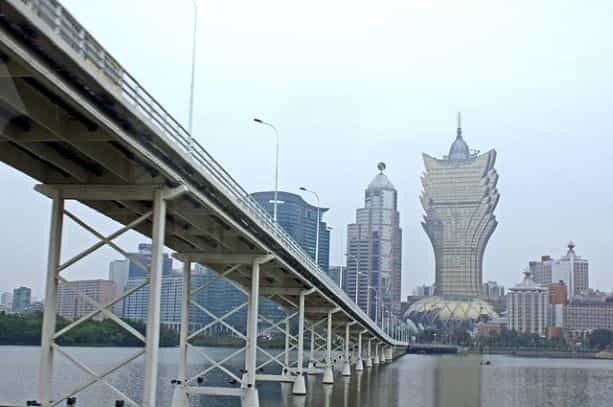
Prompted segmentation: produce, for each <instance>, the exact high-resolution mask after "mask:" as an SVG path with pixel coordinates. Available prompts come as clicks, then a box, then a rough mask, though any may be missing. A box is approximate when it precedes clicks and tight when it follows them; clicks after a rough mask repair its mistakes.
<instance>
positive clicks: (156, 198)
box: [0, 0, 408, 407]
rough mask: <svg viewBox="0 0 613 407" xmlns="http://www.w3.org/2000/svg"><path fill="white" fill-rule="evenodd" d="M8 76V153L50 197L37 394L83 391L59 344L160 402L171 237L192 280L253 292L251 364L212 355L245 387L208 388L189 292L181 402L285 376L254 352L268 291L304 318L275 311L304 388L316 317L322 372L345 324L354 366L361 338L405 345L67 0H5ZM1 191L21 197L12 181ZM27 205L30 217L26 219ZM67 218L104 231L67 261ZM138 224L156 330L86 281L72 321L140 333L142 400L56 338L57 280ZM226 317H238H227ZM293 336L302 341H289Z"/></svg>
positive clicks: (2, 55)
mask: <svg viewBox="0 0 613 407" xmlns="http://www.w3.org/2000/svg"><path fill="white" fill-rule="evenodd" d="M0 81H1V86H0V160H1V161H3V162H4V163H6V164H7V165H8V166H10V167H13V168H14V169H16V170H18V171H20V172H22V173H25V174H27V175H28V176H30V177H31V178H33V179H35V180H37V181H38V182H40V184H39V185H37V186H36V188H35V189H36V190H37V191H38V192H40V193H43V194H45V195H47V196H48V197H49V198H51V200H52V209H51V228H50V229H51V232H50V245H49V258H48V268H47V274H46V276H47V286H46V292H45V311H46V312H45V316H44V321H43V337H42V346H41V365H40V380H39V389H38V398H37V399H36V400H33V403H32V404H33V405H43V406H52V405H58V404H59V403H60V402H63V401H64V400H68V398H69V397H72V396H74V395H75V394H78V393H79V391H80V390H82V389H81V388H77V389H75V390H73V391H71V392H70V393H68V394H66V395H58V394H57V393H56V391H55V390H54V389H53V388H52V379H53V360H54V355H57V354H58V353H60V354H62V355H64V356H65V357H67V358H69V360H71V361H72V362H73V363H74V364H75V365H76V366H77V367H78V368H80V369H81V370H83V371H84V372H85V373H86V375H87V377H89V378H90V379H91V382H89V383H90V384H93V383H96V382H100V383H103V384H105V385H107V386H109V387H111V388H112V389H113V390H114V391H115V393H116V394H119V395H120V396H121V397H119V398H123V399H124V400H126V401H127V404H128V405H139V406H140V405H142V406H146V407H151V406H155V405H156V386H157V384H156V383H157V382H156V379H157V355H158V341H159V324H158V323H157V322H158V321H159V319H160V304H159V302H160V290H161V256H162V253H163V248H164V247H168V248H170V249H172V250H173V251H175V252H176V253H177V254H176V257H178V258H179V259H180V260H182V261H184V264H185V266H184V272H185V276H186V278H185V280H186V284H189V275H190V271H191V264H192V263H194V262H197V263H200V264H202V265H205V266H207V267H210V268H212V269H213V270H216V271H217V272H218V273H220V275H221V276H222V277H223V278H226V279H228V280H229V281H231V282H232V283H233V284H235V285H236V286H237V287H239V288H240V289H241V290H243V291H244V292H245V293H246V294H247V295H248V298H249V299H248V304H247V308H248V324H247V325H248V327H247V332H246V334H242V333H241V332H238V331H236V332H235V333H236V335H237V336H240V337H242V338H244V340H245V347H244V348H243V351H244V352H245V369H244V371H243V374H242V376H240V377H236V376H237V375H236V374H234V373H232V372H231V371H229V370H228V369H226V368H224V367H223V361H221V362H216V361H213V360H210V359H208V361H209V362H211V363H212V364H213V366H214V367H215V368H219V369H222V370H223V371H224V372H226V373H227V374H228V375H229V376H230V377H235V378H238V380H237V383H238V385H240V387H207V386H201V385H199V386H196V385H195V380H196V378H195V377H191V378H190V377H187V372H186V363H187V362H186V358H187V356H186V355H187V348H188V346H189V340H190V339H191V336H190V335H192V334H191V333H190V332H189V322H188V319H187V318H188V316H187V310H188V305H189V304H190V303H189V302H188V301H192V302H191V303H192V304H193V298H190V296H185V297H186V300H185V301H184V303H183V310H184V312H183V320H182V326H181V344H180V350H181V351H180V361H179V362H180V363H179V366H180V368H179V372H178V374H177V381H176V383H175V390H174V401H173V405H174V406H181V405H184V404H182V403H186V398H187V397H188V396H189V395H190V394H214V395H234V396H240V397H241V398H242V400H243V401H242V403H243V405H244V406H254V405H258V397H257V390H256V382H257V381H260V380H276V378H275V377H274V375H259V374H257V372H256V367H257V366H256V354H257V352H258V351H260V352H264V351H263V350H262V349H259V347H257V345H256V337H257V335H258V325H259V324H262V322H263V319H262V316H259V315H258V314H257V308H258V297H259V296H265V297H268V298H271V299H272V300H274V301H275V302H277V303H279V304H281V305H282V306H283V307H285V309H287V310H288V313H292V312H293V313H294V314H295V315H296V317H297V319H298V322H299V323H298V333H297V334H296V335H292V334H291V332H290V330H289V329H287V330H283V329H282V326H279V325H277V326H275V325H274V324H273V326H272V327H273V328H275V327H276V328H277V329H280V330H281V331H282V332H284V333H285V334H286V338H288V339H287V340H286V352H285V354H286V357H285V360H284V361H283V360H279V359H277V358H274V357H272V356H271V360H272V361H273V362H274V363H276V364H278V365H280V366H281V367H282V368H283V372H286V373H285V374H282V375H281V376H283V377H280V378H279V381H283V380H292V381H295V383H294V393H295V394H298V395H299V394H304V393H305V391H306V389H305V388H304V378H303V374H304V373H305V371H307V370H308V369H305V368H304V367H303V364H304V355H303V353H304V352H303V350H302V349H303V345H304V334H305V326H306V329H308V330H310V332H311V338H312V339H313V338H315V339H316V340H315V342H317V340H318V339H320V338H323V342H324V345H323V346H324V348H325V349H326V360H325V363H324V365H325V368H324V369H320V370H319V371H318V370H317V369H315V368H313V367H312V365H311V366H310V368H311V370H313V372H315V373H325V374H324V382H326V381H327V382H330V381H333V376H331V372H332V371H331V368H332V367H333V366H332V365H333V360H332V359H333V350H332V349H331V348H332V342H333V340H334V338H335V337H337V336H339V337H341V338H342V339H343V340H344V345H343V346H344V349H343V352H342V356H341V357H342V358H343V360H344V363H345V366H344V372H343V373H344V374H350V373H351V372H350V370H351V365H350V363H351V362H350V360H351V358H350V343H353V344H354V345H355V348H356V350H357V355H356V356H355V357H354V358H353V359H354V361H355V365H356V368H357V369H360V368H361V367H362V364H363V362H362V360H364V361H365V363H366V365H367V366H369V365H371V363H372V361H373V360H372V358H373V354H376V357H375V358H374V361H375V362H378V361H379V359H380V360H384V359H391V358H392V351H393V349H401V348H404V347H405V346H406V345H407V342H406V338H407V337H408V336H407V331H406V329H405V327H400V326H390V325H391V324H390V322H389V321H387V329H385V330H384V329H382V328H381V327H379V326H378V325H377V324H375V322H374V321H373V320H372V319H371V318H369V316H368V315H366V314H365V313H364V312H363V311H362V310H361V309H360V308H359V307H357V306H356V305H355V304H354V302H353V301H352V300H351V299H350V298H349V297H348V296H347V295H346V294H345V293H344V292H343V291H342V290H340V289H339V288H338V287H337V286H336V285H335V284H334V282H333V281H332V280H331V279H330V278H328V276H327V275H326V274H325V273H323V272H322V271H321V269H320V268H319V267H318V266H317V265H316V264H315V263H314V262H313V260H312V259H311V258H310V257H309V256H308V255H306V254H305V253H304V251H303V250H302V249H301V248H300V247H299V246H298V244H297V243H296V242H295V241H293V240H292V239H291V238H290V237H289V236H288V235H287V233H285V232H284V231H283V229H282V228H281V227H279V226H278V225H277V224H275V223H274V222H273V221H272V219H271V218H270V217H269V215H268V214H267V213H266V212H265V211H263V210H262V209H261V208H260V207H259V206H258V205H257V203H256V202H255V201H254V200H253V199H252V198H251V197H250V196H249V194H248V193H247V192H246V191H245V190H244V189H243V188H242V187H241V186H240V185H239V184H238V183H237V182H236V181H235V180H234V179H233V178H232V177H231V176H230V175H229V174H228V173H227V172H226V171H225V170H224V169H223V167H222V166H221V165H220V164H219V163H218V162H217V161H215V159H214V158H213V157H212V156H211V155H210V154H208V153H207V152H206V150H205V149H204V148H203V147H202V146H201V145H200V144H199V143H198V142H197V141H196V140H194V139H193V138H192V137H191V135H190V134H188V132H187V131H186V130H185V129H184V128H183V127H182V126H181V125H180V124H179V123H178V122H177V121H176V120H175V119H174V118H173V117H171V116H170V114H168V112H166V111H165V110H164V108H163V107H162V106H161V105H160V104H159V103H158V102H156V100H155V99H154V98H153V97H152V96H151V95H150V94H149V93H147V91H146V90H145V89H143V88H142V87H141V86H140V85H139V84H138V82H137V81H136V80H135V79H134V78H133V77H132V76H130V74H129V73H128V72H126V71H125V70H124V69H123V68H122V67H121V65H120V64H119V63H118V62H117V61H116V60H115V59H114V58H113V57H112V56H111V55H110V54H109V53H108V52H107V51H106V50H105V49H104V48H103V47H102V46H101V45H100V44H99V43H98V42H97V41H96V40H95V39H94V38H93V37H92V36H91V35H90V34H89V33H88V32H87V31H86V30H85V29H84V28H83V27H82V26H81V25H80V24H79V23H78V22H77V21H76V20H75V19H74V17H72V16H71V15H70V13H69V12H68V11H66V10H65V9H64V8H63V7H62V6H61V4H59V3H58V2H57V1H56V0H0ZM237 148H239V146H237ZM245 165H249V163H248V162H246V163H245ZM4 197H5V199H10V191H5V195H4ZM65 200H75V201H78V202H80V203H81V204H83V205H85V206H88V207H90V208H92V209H94V210H96V211H98V212H99V213H101V214H104V215H105V216H108V217H109V218H112V219H114V220H115V221H117V222H118V223H119V224H121V225H123V227H122V228H121V229H120V230H118V231H117V232H116V233H114V234H112V235H110V236H104V235H103V234H101V233H99V232H97V231H96V230H95V229H93V228H92V227H91V226H89V225H88V224H87V223H86V222H85V221H83V220H81V219H79V218H78V217H76V216H75V215H74V214H72V213H70V212H69V211H67V210H66V209H65V208H64V202H65ZM24 215H26V216H24V218H23V222H27V214H24ZM66 217H69V218H70V219H72V220H73V221H75V222H77V223H78V224H79V225H81V226H82V227H84V228H85V229H86V230H89V231H90V232H92V233H93V234H94V235H96V236H97V237H98V238H99V239H100V242H99V243H98V244H96V245H93V246H92V247H90V248H89V249H87V250H84V251H83V252H82V253H80V254H79V255H77V256H75V257H73V258H71V259H69V260H67V261H65V262H62V260H61V259H60V251H61V241H62V230H63V229H62V225H63V220H64V218H66ZM130 229H133V230H136V231H138V232H140V233H142V234H144V235H146V236H148V237H151V239H152V245H153V260H152V263H151V267H150V270H149V279H148V280H147V283H148V284H149V292H150V294H151V295H150V296H149V315H148V321H149V322H152V321H153V322H154V323H148V324H147V332H146V335H141V334H140V333H138V332H136V331H134V330H133V329H131V328H130V327H129V326H127V324H125V323H123V322H122V321H121V320H119V318H117V317H115V316H114V315H113V314H112V313H111V312H110V309H111V307H112V306H113V305H114V304H115V303H116V302H117V301H114V302H112V303H108V304H98V303H96V302H95V301H93V300H92V299H91V298H89V297H88V296H87V295H85V294H84V293H80V292H78V291H77V290H75V292H77V294H78V295H79V296H81V297H82V298H83V299H84V300H85V301H88V302H90V303H91V304H92V306H93V307H94V311H93V312H92V313H90V314H89V315H87V317H84V318H81V319H79V320H78V321H75V323H73V324H71V326H69V327H68V329H70V328H72V327H73V326H76V325H78V324H80V323H82V322H83V321H85V320H87V319H88V318H91V317H93V316H94V315H95V314H99V313H102V314H104V315H105V316H106V317H108V318H112V319H113V320H115V321H116V322H117V323H118V324H120V326H122V327H123V328H125V329H127V330H128V331H129V332H131V333H132V334H134V335H135V336H137V337H139V338H140V339H141V340H142V341H143V343H144V349H143V350H142V351H141V352H139V353H138V354H135V355H134V358H137V357H140V356H141V355H142V356H143V357H144V360H145V369H144V372H143V375H144V379H143V380H144V385H143V388H144V391H143V394H142V398H140V396H137V397H136V399H139V401H138V402H137V401H135V400H134V399H132V398H131V397H130V396H129V395H125V394H122V393H121V392H120V391H119V390H118V389H116V388H114V387H113V386H112V385H111V384H110V383H108V382H107V381H106V377H107V376H108V374H109V373H110V372H109V371H107V372H102V373H100V372H98V373H96V372H93V371H91V370H89V368H88V367H87V366H85V365H83V364H82V363H81V362H80V361H78V360H76V359H74V358H73V357H72V356H71V355H70V354H69V353H68V352H67V351H66V350H64V349H62V348H61V347H59V346H58V345H57V344H56V343H55V339H56V338H57V337H59V336H60V335H62V334H63V333H65V332H66V331H67V329H63V330H62V331H60V332H56V329H55V318H54V314H55V311H56V307H57V304H56V303H55V298H56V291H57V286H58V284H59V283H60V282H62V283H65V284H69V282H68V281H67V280H65V278H64V277H63V276H62V275H61V273H62V272H63V271H64V270H65V269H66V268H68V267H69V266H71V265H72V264H74V263H76V262H77V261H79V260H81V259H82V258H84V257H86V256H87V255H89V254H90V253H92V252H94V251H95V250H97V249H98V248H99V247H102V246H103V245H110V246H111V247H113V248H115V249H117V250H118V251H120V253H125V251H123V249H121V248H120V247H119V246H118V245H117V244H115V243H114V242H113V240H114V239H115V238H116V237H118V236H119V235H121V234H122V233H124V232H126V231H127V230H130ZM188 290H189V285H188V286H187V289H186V292H187V291H188ZM129 294H131V292H128V293H127V294H126V295H129ZM122 298H124V297H123V296H122V297H120V298H119V300H120V299H122ZM228 311H229V312H232V310H228ZM289 318H290V317H288V319H287V320H286V321H285V322H286V325H285V326H286V327H289ZM305 321H307V323H305ZM308 321H310V325H309V322H308ZM216 322H217V323H221V324H224V326H226V327H228V326H227V323H226V322H225V321H224V318H223V317H221V318H219V317H218V318H217V320H216ZM321 322H327V323H326V324H321ZM317 326H319V331H318V330H317V328H316V327H317ZM322 327H323V331H322V330H321V328H322ZM228 329H229V328H228ZM322 332H324V333H322ZM362 337H364V340H365V341H367V343H368V351H367V352H363V351H362V346H361V342H362ZM288 342H292V343H293V345H292V346H291V347H288V346H289V345H287V343H288ZM371 343H372V345H373V346H374V351H373V353H371V349H370V345H371ZM320 344H321V343H320ZM292 348H293V349H294V350H295V352H296V354H297V356H296V357H297V360H296V363H295V365H296V366H295V367H291V366H290V363H289V362H288V358H287V355H288V354H289V351H290V350H291V349H292ZM364 348H366V346H365V347H364ZM379 350H380V351H381V355H379ZM128 362H129V361H124V363H120V364H119V365H118V366H117V369H119V368H121V367H122V366H123V365H124V364H125V363H128ZM224 369H225V370H224ZM203 374H206V372H204V373H203ZM290 374H291V376H290Z"/></svg>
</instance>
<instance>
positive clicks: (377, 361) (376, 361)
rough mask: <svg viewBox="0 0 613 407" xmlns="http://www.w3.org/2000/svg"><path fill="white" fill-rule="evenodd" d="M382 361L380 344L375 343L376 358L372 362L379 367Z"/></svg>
mask: <svg viewBox="0 0 613 407" xmlns="http://www.w3.org/2000/svg"><path fill="white" fill-rule="evenodd" d="M380 361H381V360H380V359H379V344H378V343H375V357H374V359H373V361H372V363H373V365H378V364H379V362H380Z"/></svg>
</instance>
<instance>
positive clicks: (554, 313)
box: [547, 281, 568, 336]
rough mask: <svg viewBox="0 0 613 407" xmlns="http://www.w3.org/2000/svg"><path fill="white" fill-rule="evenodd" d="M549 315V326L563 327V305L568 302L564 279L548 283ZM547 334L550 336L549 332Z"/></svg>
mask: <svg viewBox="0 0 613 407" xmlns="http://www.w3.org/2000/svg"><path fill="white" fill-rule="evenodd" d="M547 290H548V291H549V304H550V313H549V314H550V317H549V324H548V325H549V326H551V327H556V328H562V327H564V307H565V306H566V304H567V303H568V287H567V285H566V284H564V281H560V282H557V283H554V284H548V285H547ZM548 336H551V334H549V335H548Z"/></svg>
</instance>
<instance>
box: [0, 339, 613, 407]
mask: <svg viewBox="0 0 613 407" xmlns="http://www.w3.org/2000/svg"><path fill="white" fill-rule="evenodd" d="M131 351H132V350H130V349H105V350H104V352H100V350H96V349H85V348H81V349H77V348H74V349H71V352H74V353H78V354H79V356H81V357H83V358H85V361H86V362H87V364H88V365H90V366H91V367H92V368H93V369H95V370H96V371H103V370H104V369H105V367H106V365H107V364H108V361H109V360H112V359H113V358H121V357H125V355H126V354H128V353H130V352H131ZM230 351H231V350H224V349H212V350H210V352H211V354H213V355H214V356H215V357H216V358H217V359H221V358H223V357H224V355H225V354H227V353H228V352H230ZM160 356H161V357H160V381H159V394H158V396H159V400H160V403H159V405H164V406H166V405H169V404H170V399H171V396H172V385H171V384H170V380H171V379H173V378H174V377H175V375H176V360H177V355H176V350H174V349H164V350H163V351H162V353H161V355H160ZM489 359H490V360H491V361H492V364H491V365H489V366H485V365H481V364H480V362H481V359H480V357H479V356H478V355H469V356H420V355H407V356H404V357H402V358H400V359H398V360H396V361H395V362H394V363H392V364H385V365H378V366H373V367H372V368H370V369H366V370H364V372H363V373H361V374H358V373H355V372H354V374H353V375H352V376H351V377H343V376H341V375H340V370H337V375H336V376H335V384H334V385H326V386H324V385H322V384H321V376H309V377H308V379H307V395H306V397H296V396H293V395H292V385H291V383H283V384H280V383H258V390H259V394H260V405H261V406H262V407H322V406H323V407H378V406H384V407H464V406H466V407H516V406H521V407H541V406H551V407H611V405H612V403H611V400H613V386H611V383H613V363H611V362H610V361H604V360H572V359H523V358H513V357H507V356H490V357H489ZM0 360H2V364H3V368H5V369H4V370H5V371H7V372H11V374H10V375H8V374H5V375H0V399H2V401H7V402H9V404H11V403H12V404H17V405H23V404H24V401H25V400H29V399H32V398H34V397H35V395H34V393H35V391H36V380H37V379H36V372H37V367H38V349H37V348H23V347H4V348H3V347H0ZM205 367H206V365H204V364H203V363H202V362H201V361H199V360H198V359H195V358H194V359H192V360H191V361H190V372H193V374H196V373H197V372H199V371H202V369H203V368H205ZM230 367H231V368H232V369H235V370H237V371H238V370H239V369H240V367H242V364H241V361H240V360H237V361H236V362H233V363H232V364H231V366H230ZM338 368H339V369H341V368H342V364H339V366H338ZM56 369H57V372H61V375H58V377H57V379H58V386H59V387H61V388H62V389H66V390H67V389H68V388H72V387H74V386H76V385H78V384H80V383H81V382H82V381H83V380H85V378H84V376H83V375H82V374H81V373H80V372H79V371H77V370H76V369H74V367H72V366H71V365H70V364H69V363H67V362H66V361H62V360H59V361H58V363H57V365H56ZM142 369H143V364H142V361H136V362H134V363H132V364H129V365H128V366H126V368H125V369H124V370H122V371H119V372H116V373H114V374H113V375H111V376H109V378H108V379H109V381H110V382H111V383H112V384H113V385H114V386H117V387H118V388H119V389H120V390H121V391H123V392H125V393H126V394H129V395H136V397H135V398H136V399H137V400H138V395H139V394H140V393H141V392H142ZM267 373H274V372H272V371H270V372H267ZM204 384H205V385H225V386H227V385H228V377H227V376H226V375H224V374H223V372H216V373H214V374H213V375H211V376H207V379H206V382H205V383H204ZM62 389H59V390H62ZM117 398H119V397H118V396H116V395H115V394H112V392H110V391H109V390H108V388H106V387H105V386H103V385H96V386H94V387H92V388H91V389H89V390H88V391H86V392H84V393H82V394H80V395H78V397H77V400H78V402H77V406H87V407H108V406H109V405H112V403H113V401H114V400H115V399H117ZM191 406H192V407H204V406H206V407H234V406H236V407H240V400H239V399H238V398H235V397H225V398H220V397H216V398H215V397H205V396H202V397H194V398H192V400H191Z"/></svg>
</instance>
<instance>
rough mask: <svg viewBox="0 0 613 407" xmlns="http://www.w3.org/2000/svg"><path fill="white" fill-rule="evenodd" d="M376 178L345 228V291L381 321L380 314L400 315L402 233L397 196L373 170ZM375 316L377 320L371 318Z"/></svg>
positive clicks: (381, 165) (380, 169)
mask: <svg viewBox="0 0 613 407" xmlns="http://www.w3.org/2000/svg"><path fill="white" fill-rule="evenodd" d="M377 168H378V169H379V174H377V175H376V176H375V177H374V179H373V180H372V181H371V182H370V184H368V187H367V188H366V191H365V194H364V207H363V208H359V209H357V211H356V221H355V223H352V224H350V225H348V226H347V273H346V279H345V291H347V294H349V296H350V297H351V298H352V299H355V298H356V288H358V289H357V291H358V293H357V303H358V305H359V306H360V307H361V308H362V309H364V310H366V309H367V307H368V305H367V304H369V305H370V309H369V310H368V314H369V315H370V317H371V318H373V319H377V320H378V321H381V320H382V318H381V317H382V315H383V313H384V312H391V313H392V314H394V315H398V314H399V313H400V291H401V287H402V279H401V276H402V275H401V259H402V247H401V246H402V230H401V229H400V214H399V213H398V193H397V191H396V188H394V185H392V183H391V182H390V180H389V179H388V178H387V176H386V175H385V174H384V173H383V171H384V170H385V164H384V163H379V165H378V166H377ZM375 315H376V316H377V318H375Z"/></svg>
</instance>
